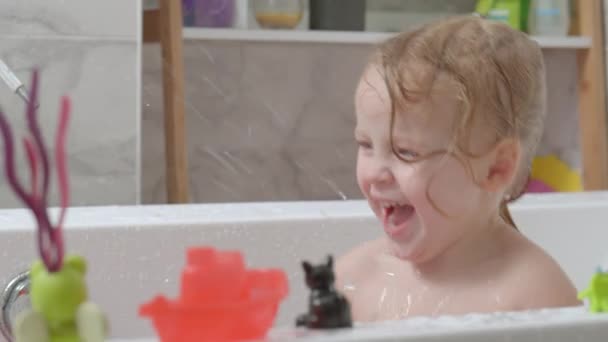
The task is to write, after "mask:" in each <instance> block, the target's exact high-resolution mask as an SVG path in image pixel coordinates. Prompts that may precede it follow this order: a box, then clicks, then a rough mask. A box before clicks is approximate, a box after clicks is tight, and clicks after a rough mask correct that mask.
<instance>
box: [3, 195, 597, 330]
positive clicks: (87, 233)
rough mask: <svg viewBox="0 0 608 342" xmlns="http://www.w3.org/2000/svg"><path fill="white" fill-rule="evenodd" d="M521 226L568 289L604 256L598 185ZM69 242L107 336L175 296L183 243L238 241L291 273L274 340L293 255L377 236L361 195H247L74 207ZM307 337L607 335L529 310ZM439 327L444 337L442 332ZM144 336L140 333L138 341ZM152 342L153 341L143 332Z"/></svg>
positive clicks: (302, 293)
mask: <svg viewBox="0 0 608 342" xmlns="http://www.w3.org/2000/svg"><path fill="white" fill-rule="evenodd" d="M512 209H513V215H514V218H515V220H516V221H517V223H518V224H519V227H520V229H521V230H522V232H523V233H524V234H526V235H527V236H529V237H530V238H531V239H533V240H534V241H536V242H537V243H539V244H540V245H542V246H543V247H544V248H545V249H546V250H547V251H548V252H549V253H551V254H552V255H553V256H554V257H555V258H556V259H557V260H558V261H559V262H560V263H561V265H562V266H563V268H564V269H565V270H566V272H567V273H568V274H569V275H570V277H571V278H572V279H573V281H574V283H575V284H576V286H577V288H578V289H582V288H584V287H585V286H586V285H587V282H588V280H589V279H590V277H591V275H592V274H593V272H594V270H595V269H596V267H597V266H598V265H599V264H600V263H602V262H604V261H608V259H607V258H608V193H581V194H556V195H536V196H527V197H525V198H523V199H522V200H521V201H520V202H519V203H517V204H516V205H514V206H513V208H512ZM0 227H1V228H0V253H1V258H0V284H1V286H2V287H4V285H5V284H6V283H7V282H8V281H9V280H10V278H12V277H13V276H15V275H16V274H17V273H19V272H21V271H23V270H25V269H26V268H27V266H28V264H29V263H30V262H31V261H32V259H33V257H34V255H35V245H34V238H33V235H32V233H33V230H32V227H33V220H32V218H31V217H30V214H29V212H27V211H25V210H0ZM65 229H66V234H67V248H68V250H69V251H73V252H76V253H80V254H82V255H84V256H85V257H86V258H87V260H88V262H89V269H90V270H89V274H88V282H89V288H90V292H91V296H92V298H93V300H94V301H95V302H97V303H99V304H100V305H102V307H103V308H104V310H105V311H106V312H107V314H108V316H109V318H110V322H111V328H112V337H113V338H116V339H123V340H128V339H131V341H136V339H137V338H140V339H141V338H150V337H152V336H154V331H153V329H152V326H151V324H150V322H149V321H148V320H146V319H143V318H139V317H138V316H137V311H138V307H139V305H140V304H141V303H143V302H146V301H148V300H149V299H151V298H152V297H153V296H155V295H157V294H165V295H167V296H168V297H172V298H173V297H175V296H176V294H177V289H178V281H179V274H180V272H181V268H182V265H183V264H184V260H185V248H187V247H188V246H200V245H211V246H214V247H216V248H218V249H238V250H240V251H242V252H243V253H244V256H245V258H246V262H247V264H248V265H249V266H252V267H279V268H282V269H284V270H285V271H286V272H287V274H288V276H289V282H290V295H289V297H288V298H287V299H286V300H285V301H284V302H283V303H282V305H281V310H280V313H279V316H278V318H277V321H276V326H277V328H276V329H275V330H274V331H272V333H271V335H270V336H271V337H272V338H271V339H272V340H285V339H290V338H292V337H293V331H291V329H290V328H289V327H290V326H292V325H293V322H294V319H295V317H296V316H297V315H298V314H299V313H302V312H304V311H306V309H307V307H306V298H307V296H308V291H307V290H305V288H304V283H303V279H302V277H303V276H302V271H301V268H300V261H301V260H302V259H309V260H312V261H317V260H318V261H320V260H322V259H323V258H324V257H325V256H326V255H327V253H332V254H334V255H339V254H341V253H343V252H345V251H346V250H347V249H349V248H351V247H352V246H354V245H356V244H358V243H359V242H362V241H364V240H367V239H371V238H373V237H375V236H377V235H378V234H379V233H380V230H379V228H378V226H377V223H376V221H375V219H374V218H373V217H372V213H371V212H370V210H369V209H368V207H367V205H366V203H365V202H363V201H339V202H337V201H336V202H291V203H248V204H216V205H186V206H132V207H88V208H73V209H71V210H70V211H69V212H68V220H67V222H66V228H65ZM317 335H318V334H315V336H312V337H310V338H311V339H313V340H323V341H356V340H357V341H363V340H366V341H369V340H382V341H389V340H392V339H398V340H401V341H404V340H405V341H407V340H408V337H411V338H413V339H414V340H416V341H421V340H425V341H426V340H429V341H431V340H434V339H440V340H443V341H465V340H467V341H470V340H471V338H473V337H475V336H477V337H481V338H482V339H483V340H487V339H496V338H500V339H503V338H513V340H517V341H528V340H530V341H532V340H533V341H538V340H539V338H541V339H542V338H544V339H546V340H547V341H572V340H576V339H577V338H579V337H580V338H582V339H581V340H585V341H600V340H601V341H604V342H605V341H607V340H608V315H593V314H589V313H586V311H585V310H584V308H574V309H564V310H548V311H541V312H537V313H517V314H513V315H509V314H497V315H487V316H477V315H470V316H467V317H459V318H456V317H445V318H441V319H436V320H428V319H423V318H420V319H412V320H408V321H404V322H387V323H382V324H373V325H362V326H357V327H356V328H355V329H353V330H350V331H344V332H339V333H331V334H329V335H322V336H317ZM448 336H449V337H450V338H448ZM141 341H144V340H141ZM149 341H152V340H149Z"/></svg>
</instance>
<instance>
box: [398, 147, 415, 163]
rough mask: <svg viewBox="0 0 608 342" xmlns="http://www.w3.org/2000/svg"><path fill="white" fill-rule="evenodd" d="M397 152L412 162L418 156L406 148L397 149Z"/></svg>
mask: <svg viewBox="0 0 608 342" xmlns="http://www.w3.org/2000/svg"><path fill="white" fill-rule="evenodd" d="M397 153H398V154H399V157H401V158H403V159H404V160H405V161H408V162H414V161H417V160H418V159H419V158H420V155H419V154H418V153H416V152H414V151H411V150H406V149H398V150H397Z"/></svg>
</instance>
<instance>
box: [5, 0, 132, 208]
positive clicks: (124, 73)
mask: <svg viewBox="0 0 608 342" xmlns="http://www.w3.org/2000/svg"><path fill="white" fill-rule="evenodd" d="M140 6H141V5H140V1H139V0H129V1H124V0H105V1H94V0H2V1H0V59H2V60H4V61H5V62H6V63H7V64H8V65H9V66H10V67H11V68H12V69H13V70H14V71H15V73H16V75H17V76H18V77H19V78H20V79H21V80H22V81H23V83H25V84H26V86H27V87H29V85H30V71H31V69H32V68H33V67H38V68H39V69H40V71H41V82H42V83H41V88H40V90H41V96H42V97H41V107H40V112H39V117H40V122H41V126H42V127H43V133H44V135H45V138H46V140H47V142H48V144H49V145H52V144H53V140H54V135H55V130H56V119H57V114H58V108H59V107H58V104H59V98H60V96H61V95H63V94H68V95H70V96H71V98H72V101H73V112H72V120H71V123H70V132H69V136H68V153H69V167H70V172H71V188H72V189H71V203H72V205H77V206H78V205H102V204H133V203H135V202H136V201H137V200H138V182H139V181H138V170H137V168H138V167H137V166H138V158H137V153H138V151H137V150H138V130H139V117H140V116H139V113H138V112H139V104H138V102H139V99H140V98H139V93H140V91H139V87H140V79H139V67H140V66H139V60H140V54H139V49H140V47H139V46H140V43H139V36H140V33H139V32H140V28H139V26H140V16H141V15H140V13H141V12H140V8H141V7H140ZM0 106H1V107H2V109H3V110H4V111H5V113H6V114H7V115H8V117H9V119H10V120H11V122H12V123H13V124H14V126H15V127H19V128H22V127H24V120H23V118H24V105H23V102H22V101H21V100H20V99H19V98H18V97H17V96H15V95H14V94H12V93H11V91H10V90H9V88H8V87H6V86H5V85H4V83H0ZM18 132H19V133H21V132H23V131H22V130H21V131H18ZM16 133H17V132H16ZM18 155H20V156H22V155H23V153H21V151H18ZM18 168H19V174H20V175H21V176H26V175H27V174H28V173H27V169H26V168H25V163H24V160H23V158H20V160H19V165H18ZM54 175H55V174H53V176H54ZM24 178H25V177H24ZM53 181H55V179H53ZM52 190H53V191H52V193H51V203H52V204H55V203H57V201H56V199H57V194H56V191H55V190H56V189H55V187H53V188H52ZM15 206H21V203H20V202H18V201H17V200H16V198H15V196H14V195H13V194H12V192H11V191H9V189H8V186H7V184H5V182H4V177H0V207H15Z"/></svg>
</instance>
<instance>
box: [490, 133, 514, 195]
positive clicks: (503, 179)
mask: <svg viewBox="0 0 608 342" xmlns="http://www.w3.org/2000/svg"><path fill="white" fill-rule="evenodd" d="M520 155H521V145H520V143H519V141H517V140H516V139H504V140H503V141H501V142H499V143H498V144H497V145H496V147H495V148H494V149H493V150H492V152H490V154H489V155H488V163H487V164H486V165H487V169H486V171H485V172H484V173H483V174H484V175H485V176H484V177H483V179H481V186H482V187H483V188H484V189H485V190H486V191H488V192H499V191H504V190H505V189H506V188H507V187H508V186H509V185H511V183H512V182H513V180H514V179H515V176H516V175H517V169H518V168H519V159H520Z"/></svg>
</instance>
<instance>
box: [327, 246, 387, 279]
mask: <svg viewBox="0 0 608 342" xmlns="http://www.w3.org/2000/svg"><path fill="white" fill-rule="evenodd" d="M381 243H382V242H381V241H380V240H372V241H368V242H365V243H363V244H361V245H358V246H356V247H354V248H353V249H351V250H350V251H348V252H347V253H345V254H343V255H341V256H339V257H338V258H337V260H336V264H335V273H336V284H337V285H338V286H339V287H340V288H341V287H343V286H344V285H345V284H347V283H358V282H359V280H360V278H362V277H363V276H364V275H366V274H367V275H369V270H370V268H372V266H373V262H374V260H375V258H374V256H375V255H376V254H377V253H379V251H380V249H381Z"/></svg>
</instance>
